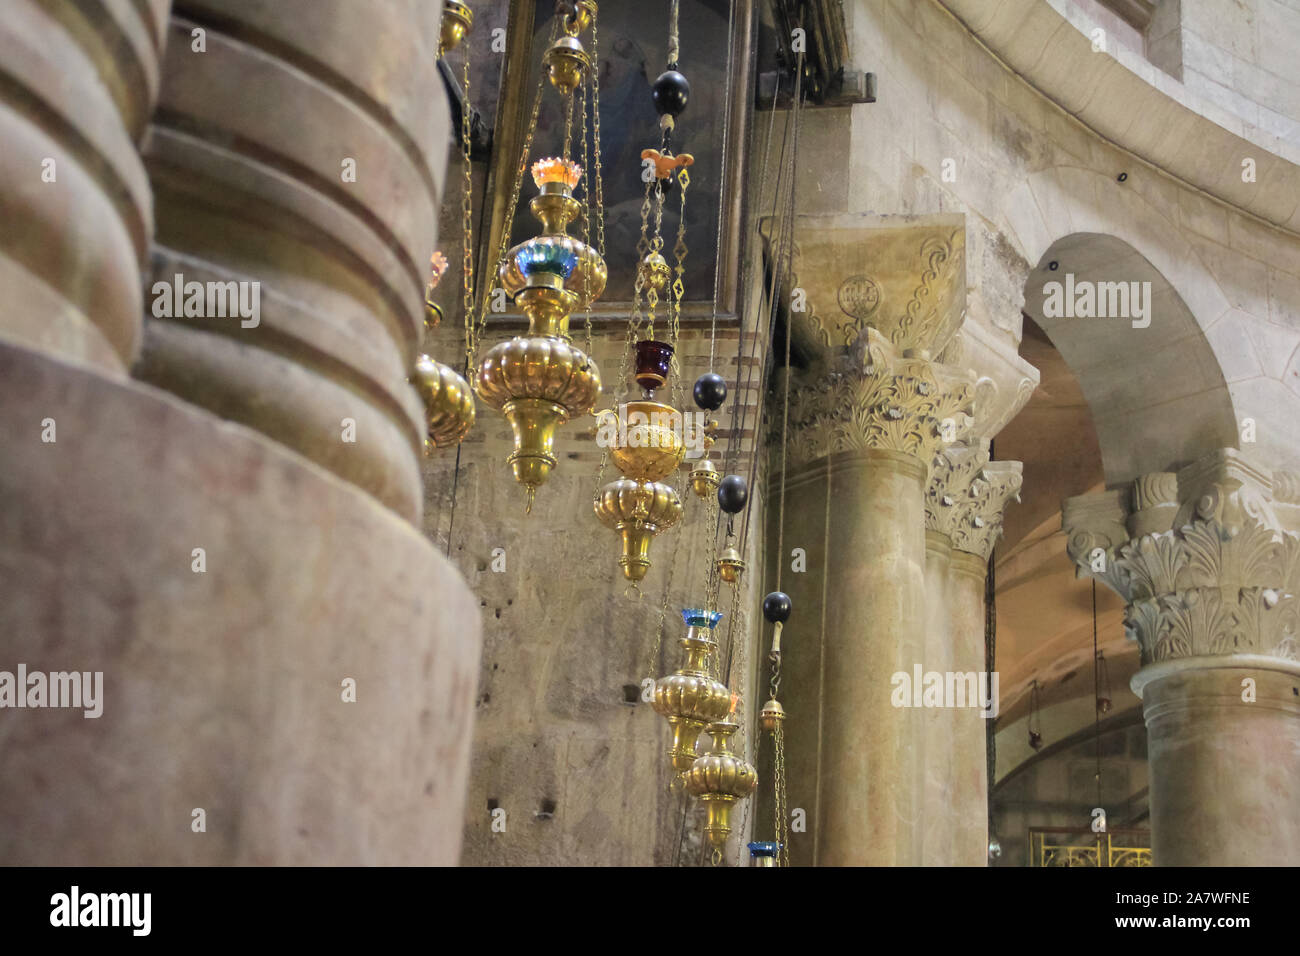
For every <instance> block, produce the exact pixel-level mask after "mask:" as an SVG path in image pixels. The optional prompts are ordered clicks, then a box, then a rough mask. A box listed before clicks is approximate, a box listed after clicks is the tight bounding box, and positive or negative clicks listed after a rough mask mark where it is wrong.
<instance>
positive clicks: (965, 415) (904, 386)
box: [789, 329, 974, 466]
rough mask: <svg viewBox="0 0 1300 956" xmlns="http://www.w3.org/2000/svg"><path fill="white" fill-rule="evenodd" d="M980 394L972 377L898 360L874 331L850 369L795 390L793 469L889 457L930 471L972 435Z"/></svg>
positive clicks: (916, 360)
mask: <svg viewBox="0 0 1300 956" xmlns="http://www.w3.org/2000/svg"><path fill="white" fill-rule="evenodd" d="M973 387H974V376H973V375H972V373H970V372H968V371H964V370H961V369H955V368H951V367H949V366H945V365H939V364H938V363H935V362H932V361H929V360H928V359H926V358H924V357H921V356H919V355H915V354H912V353H899V352H898V351H896V350H895V349H894V347H893V346H892V345H890V343H889V342H888V341H887V340H886V339H885V338H884V337H883V336H882V335H881V334H880V333H878V332H877V331H876V330H875V329H867V330H866V332H865V333H864V335H863V336H862V337H861V338H860V339H859V340H858V343H857V344H856V345H855V347H854V349H853V352H852V353H851V356H850V359H849V361H848V364H847V366H842V367H841V369H840V370H836V371H833V372H830V373H829V374H827V375H826V376H824V377H823V378H821V379H820V380H819V381H817V382H816V383H815V384H811V385H804V384H801V385H800V386H799V387H798V388H795V389H792V391H791V395H790V422H789V443H790V444H789V455H790V461H791V462H792V463H793V464H796V465H797V464H801V463H805V462H810V461H813V460H816V459H817V458H820V457H823V456H826V455H830V454H834V453H836V452H842V451H863V450H867V449H884V450H888V451H894V452H901V453H903V454H907V455H912V456H915V457H916V458H917V459H919V460H920V461H922V462H924V463H925V464H926V465H927V466H929V465H930V463H931V462H932V461H933V460H934V456H935V453H936V452H937V451H938V450H939V449H940V448H942V447H944V446H945V445H948V444H952V443H953V442H956V441H958V440H959V439H960V438H961V437H962V436H963V435H964V434H965V433H966V431H967V430H968V429H969V427H970V424H971V421H972V419H971V414H970V413H971V404H972V393H973Z"/></svg>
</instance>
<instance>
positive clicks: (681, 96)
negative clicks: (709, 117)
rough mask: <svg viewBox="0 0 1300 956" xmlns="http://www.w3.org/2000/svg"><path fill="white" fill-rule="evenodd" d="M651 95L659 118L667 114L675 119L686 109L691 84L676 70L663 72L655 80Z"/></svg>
mask: <svg viewBox="0 0 1300 956" xmlns="http://www.w3.org/2000/svg"><path fill="white" fill-rule="evenodd" d="M652 95H653V96H654V102H655V111H656V112H657V113H658V114H659V115H660V116H663V115H664V114H665V113H667V114H668V115H670V116H672V117H673V118H674V119H676V118H677V117H678V116H680V115H681V114H682V112H683V111H684V110H685V109H686V103H687V102H688V101H689V100H690V98H691V84H690V83H689V82H687V80H686V77H684V76H682V75H681V74H680V73H678V72H677V71H676V70H665V71H664V72H662V73H660V74H659V78H658V79H656V80H655V85H654V89H653V91H652Z"/></svg>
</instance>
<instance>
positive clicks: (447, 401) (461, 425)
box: [411, 355, 476, 449]
mask: <svg viewBox="0 0 1300 956" xmlns="http://www.w3.org/2000/svg"><path fill="white" fill-rule="evenodd" d="M411 383H412V384H413V385H414V386H415V390H416V391H417V392H419V393H420V398H422V399H424V413H425V421H426V423H427V426H428V437H427V438H426V440H425V448H426V449H433V448H450V447H452V446H454V445H457V444H459V443H460V441H461V439H462V438H464V437H465V435H466V433H468V432H469V430H470V429H471V428H472V427H473V426H474V418H475V415H476V412H475V409H474V396H473V394H472V393H471V392H470V388H469V383H468V382H466V381H465V379H463V378H461V377H460V375H459V374H458V373H457V372H456V371H455V370H454V369H452V368H450V367H449V366H447V365H444V364H442V363H441V362H435V361H434V360H433V359H432V358H430V357H429V356H427V355H421V356H420V357H419V358H418V359H417V360H416V362H415V372H414V373H413V374H412V375H411Z"/></svg>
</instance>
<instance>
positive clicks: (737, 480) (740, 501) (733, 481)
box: [718, 475, 749, 515]
mask: <svg viewBox="0 0 1300 956" xmlns="http://www.w3.org/2000/svg"><path fill="white" fill-rule="evenodd" d="M748 499H749V487H748V486H747V485H746V484H745V479H744V478H742V477H741V476H740V475H727V477H726V478H723V479H722V483H721V484H719V485H718V507H720V508H721V509H722V510H723V511H725V512H726V513H727V514H729V515H734V514H735V513H736V512H738V511H740V510H741V509H742V508H744V507H745V502H746V501H747V500H748Z"/></svg>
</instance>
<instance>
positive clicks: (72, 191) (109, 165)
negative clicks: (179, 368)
mask: <svg viewBox="0 0 1300 956" xmlns="http://www.w3.org/2000/svg"><path fill="white" fill-rule="evenodd" d="M170 6H171V2H170V0H151V2H149V3H147V4H146V3H134V4H133V3H109V4H91V5H78V4H74V3H42V2H40V0H11V2H8V3H6V4H5V9H4V16H3V17H0V63H3V69H2V70H0V72H2V73H3V74H4V80H5V82H4V83H3V84H0V142H3V143H4V148H3V149H0V183H2V184H3V188H0V222H3V223H4V229H3V230H0V289H3V290H4V295H3V297H2V299H0V340H3V341H7V342H10V343H13V344H16V345H19V346H22V347H25V348H29V349H34V350H37V351H39V352H42V353H44V354H46V355H51V356H57V357H59V358H60V359H63V360H65V361H69V362H75V363H77V364H80V365H85V366H89V367H91V368H94V369H96V370H98V371H99V372H101V373H104V374H106V375H110V376H113V377H117V378H124V377H125V375H126V370H127V368H128V367H129V366H130V364H131V362H132V361H134V359H135V355H136V352H137V351H138V350H139V346H140V323H141V308H140V303H141V295H140V270H141V268H142V267H143V265H144V263H145V262H146V261H147V257H148V252H149V240H150V237H151V236H152V234H153V196H152V194H151V193H150V191H149V181H148V178H147V177H146V176H145V171H144V166H143V164H142V163H141V161H140V155H139V153H138V152H137V150H136V142H137V141H138V140H139V139H140V137H141V136H142V135H143V134H144V131H145V127H146V125H147V123H148V121H149V114H150V112H151V111H152V109H153V104H154V97H155V96H156V95H157V93H158V72H159V66H158V59H159V55H160V54H159V51H160V47H161V44H162V38H163V32H164V29H165V25H166V22H167V10H168V8H169V7H170ZM92 7H93V8H95V9H94V10H93V12H92V11H91V8H92Z"/></svg>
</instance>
